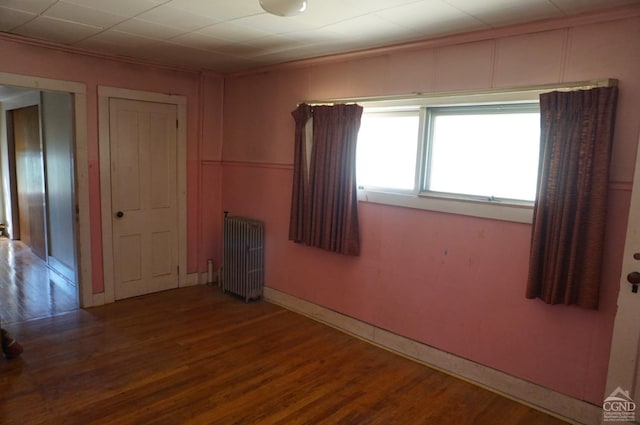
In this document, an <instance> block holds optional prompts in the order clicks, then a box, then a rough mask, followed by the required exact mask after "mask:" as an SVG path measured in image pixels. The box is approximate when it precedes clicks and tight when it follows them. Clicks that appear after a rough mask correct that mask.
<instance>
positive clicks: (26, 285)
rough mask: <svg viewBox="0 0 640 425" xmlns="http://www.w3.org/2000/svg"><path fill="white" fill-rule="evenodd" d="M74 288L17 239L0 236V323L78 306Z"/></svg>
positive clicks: (40, 315)
mask: <svg viewBox="0 0 640 425" xmlns="http://www.w3.org/2000/svg"><path fill="white" fill-rule="evenodd" d="M76 294H77V289H76V287H75V286H74V285H72V284H71V283H70V282H69V281H67V280H66V279H64V278H63V277H61V276H60V275H58V274H57V273H55V272H53V271H52V270H51V269H49V267H47V264H46V263H45V262H44V261H42V260H41V259H40V258H39V257H38V256H36V255H35V254H33V252H31V249H29V247H28V246H26V245H25V244H23V243H22V242H20V241H12V240H9V239H7V238H4V237H0V319H1V320H2V326H6V325H10V324H11V323H15V322H21V321H25V320H31V319H34V318H39V317H46V316H52V315H55V314H60V313H63V312H67V311H71V310H75V309H77V308H78V301H77V295H76Z"/></svg>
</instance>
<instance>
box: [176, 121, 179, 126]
mask: <svg viewBox="0 0 640 425" xmlns="http://www.w3.org/2000/svg"><path fill="white" fill-rule="evenodd" d="M178 122H179V121H178V120H176V128H178Z"/></svg>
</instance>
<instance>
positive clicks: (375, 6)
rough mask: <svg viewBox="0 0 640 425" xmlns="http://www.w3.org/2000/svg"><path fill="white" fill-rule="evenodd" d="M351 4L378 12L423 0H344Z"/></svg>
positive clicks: (363, 9) (368, 11) (369, 11)
mask: <svg viewBox="0 0 640 425" xmlns="http://www.w3.org/2000/svg"><path fill="white" fill-rule="evenodd" d="M342 1H343V2H344V3H346V4H348V5H349V6H353V7H354V8H356V9H358V10H360V11H363V12H366V13H371V12H377V11H379V10H384V9H390V8H392V7H398V6H402V5H405V4H409V3H417V2H419V1H421V0H342Z"/></svg>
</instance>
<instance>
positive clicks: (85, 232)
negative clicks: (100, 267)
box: [0, 72, 94, 307]
mask: <svg viewBox="0 0 640 425" xmlns="http://www.w3.org/2000/svg"><path fill="white" fill-rule="evenodd" d="M0 85H6V86H14V87H22V88H26V89H33V90H38V91H41V90H45V91H59V92H65V93H71V94H72V95H73V107H74V133H75V134H74V136H75V138H74V139H75V140H74V165H75V189H76V190H75V203H76V217H75V218H76V220H75V223H76V241H75V243H76V264H77V274H78V278H77V282H78V304H79V306H80V307H90V306H92V305H94V304H93V287H92V284H91V281H92V280H91V273H92V271H91V224H90V220H89V160H88V153H87V88H86V85H85V84H83V83H78V82H73V81H64V80H54V79H51V78H42V77H34V76H29V75H21V74H11V73H7V72H0Z"/></svg>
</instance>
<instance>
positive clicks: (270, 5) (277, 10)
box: [260, 0, 307, 16]
mask: <svg viewBox="0 0 640 425" xmlns="http://www.w3.org/2000/svg"><path fill="white" fill-rule="evenodd" d="M260 6H262V8H263V9H264V10H265V11H267V12H269V13H271V14H272V15H278V16H296V15H299V14H300V13H302V12H304V11H305V10H306V9H307V0H260Z"/></svg>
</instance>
